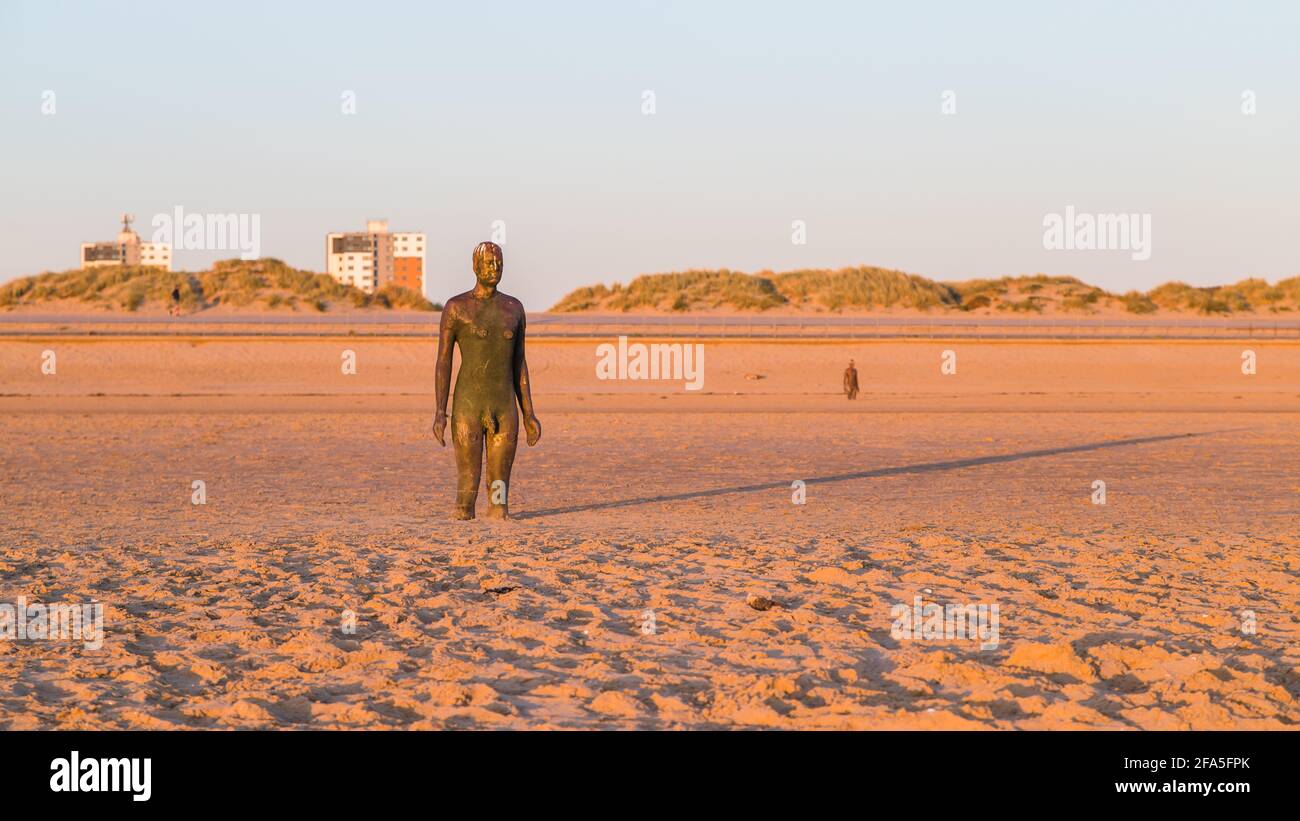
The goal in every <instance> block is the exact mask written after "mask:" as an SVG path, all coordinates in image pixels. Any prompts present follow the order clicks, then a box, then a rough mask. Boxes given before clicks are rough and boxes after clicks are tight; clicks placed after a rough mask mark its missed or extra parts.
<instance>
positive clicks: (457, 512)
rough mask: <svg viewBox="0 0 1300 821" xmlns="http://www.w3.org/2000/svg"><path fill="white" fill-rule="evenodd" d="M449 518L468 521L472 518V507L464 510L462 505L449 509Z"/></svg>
mask: <svg viewBox="0 0 1300 821" xmlns="http://www.w3.org/2000/svg"><path fill="white" fill-rule="evenodd" d="M451 518H452V519H455V520H457V521H461V522H465V521H469V520H470V519H473V518H474V509H473V508H470V509H469V510H466V509H465V508H463V507H458V508H455V509H454V510H452V511H451Z"/></svg>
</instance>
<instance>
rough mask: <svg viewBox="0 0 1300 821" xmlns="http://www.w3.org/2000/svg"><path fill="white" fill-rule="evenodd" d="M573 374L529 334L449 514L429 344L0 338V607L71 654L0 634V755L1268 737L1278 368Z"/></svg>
mask: <svg viewBox="0 0 1300 821" xmlns="http://www.w3.org/2000/svg"><path fill="white" fill-rule="evenodd" d="M595 344H596V343H595V341H583V340H574V341H563V342H560V341H546V342H533V343H530V348H529V360H530V366H531V370H532V375H533V379H534V383H535V388H534V390H535V398H536V400H537V405H538V413H539V415H540V417H541V420H542V424H543V428H544V432H543V437H542V441H541V442H540V444H539V445H538V446H537V447H535V448H531V449H529V448H527V447H525V446H523V445H522V444H521V446H520V451H519V456H518V459H517V461H516V467H515V475H514V482H513V484H514V487H513V488H512V491H511V504H512V509H513V510H514V512H515V514H516V519H515V520H514V521H511V522H506V523H489V522H484V521H477V522H468V523H467V522H453V521H450V520H449V519H448V518H447V513H448V510H449V508H450V504H451V498H452V488H453V486H454V475H455V474H454V465H453V460H452V455H451V453H450V451H449V450H444V449H441V448H439V447H438V446H437V443H436V442H435V441H434V440H433V438H432V436H431V435H430V433H429V422H430V417H431V413H432V406H433V399H432V385H433V356H434V347H435V346H434V342H433V341H432V340H418V339H400V340H395V339H355V340H352V339H346V338H321V339H288V340H257V339H215V340H214V339H205V338H200V337H195V338H179V339H174V340H171V339H168V340H159V339H130V338H114V339H95V338H76V337H63V338H40V337H32V338H13V339H5V340H3V341H0V385H2V388H0V394H3V395H0V409H3V410H4V411H5V413H4V414H3V416H0V426H2V427H3V442H4V445H3V446H2V447H0V545H3V552H2V553H0V601H4V602H13V601H15V600H16V599H17V598H18V597H20V596H22V597H25V598H26V599H27V600H29V601H39V602H86V601H91V600H95V601H98V602H101V603H103V605H104V630H105V635H104V640H103V645H102V647H100V648H99V649H89V648H87V647H84V646H81V645H80V644H78V643H76V642H55V641H0V674H2V677H3V680H4V681H5V682H7V684H6V685H5V686H4V687H3V688H0V727H3V728H8V729H53V728H64V729H72V728H170V729H181V728H195V727H213V728H290V729H292V728H298V729H306V728H313V729H315V728H321V729H325V728H443V727H451V728H517V729H523V728H599V727H611V728H613V727H620V728H685V727H690V728H732V727H782V728H805V729H838V728H853V729H868V728H872V729H884V728H944V729H947V728H960V729H1009V728H1020V729H1037V728H1071V729H1083V728H1116V729H1185V728H1197V729H1219V728H1264V729H1287V728H1291V729H1294V727H1295V726H1296V724H1297V723H1298V722H1300V706H1298V705H1297V699H1300V642H1298V640H1300V613H1298V612H1297V610H1298V608H1297V602H1298V601H1300V550H1298V548H1300V537H1298V536H1297V534H1300V345H1297V344H1295V343H1264V342H1255V341H1252V342H1249V343H1246V342H1240V343H1236V342H1232V343H1229V342H1214V343H1199V342H1179V343H1169V342H1164V343H1160V342H1151V343H1095V342H1089V343H1050V342H1005V343H998V342H974V341H971V340H960V341H944V340H919V341H910V342H863V343H857V344H851V343H848V342H835V343H816V342H808V343H783V344H765V343H744V342H725V343H724V342H717V343H709V344H707V345H706V346H705V357H706V358H705V374H706V380H705V385H704V388H703V390H701V391H698V392H688V391H685V390H683V386H682V384H681V382H680V381H678V382H673V381H661V382H617V381H600V380H597V379H596V377H595V373H594V367H593V366H594V362H595V355H594V348H595ZM1246 349H1250V350H1252V351H1253V352H1254V353H1255V357H1256V361H1257V373H1255V374H1254V375H1250V376H1247V375H1245V374H1243V373H1242V370H1241V364H1242V352H1243V350H1246ZM945 350H951V351H954V352H955V354H956V358H957V372H956V373H955V374H951V375H944V374H942V373H941V371H940V362H941V357H942V354H943V352H944V351H945ZM46 351H53V352H54V353H55V354H56V358H57V371H56V373H54V374H45V373H42V370H41V363H42V357H43V354H44V352H46ZM346 351H351V352H352V353H353V354H355V360H356V362H357V372H356V374H354V375H346V374H343V373H342V371H341V368H340V362H341V360H342V358H343V357H344V353H345V352H346ZM849 358H853V359H855V360H856V362H857V367H858V369H859V371H860V373H861V379H862V387H863V395H862V396H861V397H860V398H859V399H858V400H857V401H856V402H851V403H850V402H847V401H845V399H844V398H843V397H842V396H841V395H839V394H838V393H837V390H838V387H839V375H840V371H841V370H842V369H843V367H844V365H845V364H846V362H847V360H848V359H849ZM195 480H199V481H202V482H203V483H204V486H205V488H206V504H203V505H195V504H192V493H193V491H192V488H193V482H194V481H195ZM796 480H799V481H801V482H803V483H804V485H803V488H802V492H803V494H804V496H805V498H804V499H803V501H804V503H803V504H795V503H794V500H793V497H794V496H796V494H797V492H798V490H797V488H796V487H792V483H794V482H796ZM1098 480H1101V481H1103V482H1105V486H1106V499H1105V504H1104V505H1103V504H1095V503H1094V500H1095V494H1096V489H1095V485H1094V483H1095V482H1096V481H1098ZM484 501H485V500H484V499H483V498H480V509H481V508H482V505H483V504H484ZM918 597H919V598H920V600H921V602H922V603H923V604H924V603H934V604H938V605H940V606H943V605H948V604H954V605H959V606H963V607H964V606H985V607H986V608H988V607H991V606H994V605H996V607H997V630H996V636H995V637H993V638H994V639H995V640H994V641H991V642H990V641H984V640H982V639H983V638H989V636H983V637H971V636H959V637H950V636H946V635H939V636H926V635H920V636H900V635H899V630H898V625H897V615H896V614H897V612H898V611H897V610H896V608H897V607H898V606H900V605H902V606H904V608H905V609H906V608H911V607H912V606H913V605H915V604H916V603H917V599H918ZM345 611H351V613H352V614H354V616H355V631H354V632H353V631H345V630H344V629H343V623H344V621H345V618H346V616H345Z"/></svg>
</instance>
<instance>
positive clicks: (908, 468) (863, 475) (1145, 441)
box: [515, 431, 1229, 519]
mask: <svg viewBox="0 0 1300 821" xmlns="http://www.w3.org/2000/svg"><path fill="white" fill-rule="evenodd" d="M1228 432H1229V431H1206V432H1204V433H1170V434H1165V435H1163V436H1143V437H1140V438H1137V439H1114V440H1111V441H1108V442H1090V443H1088V444H1086V445H1070V446H1069V447H1061V448H1044V449H1042V450H1026V451H1021V452H1020V453H1003V454H999V455H996V456H974V457H971V458H969V459H953V460H950V461H947V462H923V463H921V464H918V465H902V466H900V467H892V468H878V469H876V470H861V471H856V472H854V473H838V474H835V475H833V476H818V477H816V478H813V479H805V480H804V483H805V484H809V485H815V484H825V483H827V482H847V481H849V480H851V479H873V478H875V477H878V476H899V475H903V474H908V473H937V472H939V471H944V470H958V469H960V468H969V467H978V466H980V465H997V464H1001V463H1003V462H1019V461H1021V460H1023V459H1039V458H1041V457H1044V456H1060V455H1061V454H1064V453H1082V452H1084V451H1090V450H1104V449H1105V448H1122V447H1130V446H1133V445H1149V444H1151V443H1153V442H1168V441H1171V440H1174V439H1188V438H1191V437H1195V436H1213V435H1214V434H1216V433H1228ZM789 487H790V482H789V481H787V480H781V481H778V482H764V483H762V484H757V485H739V486H737V487H720V488H714V489H713V490H693V491H690V492H687V493H666V494H663V495H661V496H643V497H641V498H640V499H619V500H616V501H612V502H593V503H591V504H587V505H571V506H569V507H552V508H547V509H545V510H535V511H532V512H530V513H517V514H515V518H517V519H539V518H541V517H543V516H559V515H560V514H562V513H579V512H581V511H586V510H608V509H610V508H616V507H631V506H632V505H649V504H654V503H656V502H677V501H681V500H684V499H704V498H707V497H709V496H724V495H726V494H728V493H754V492H757V491H761V490H775V489H776V488H789Z"/></svg>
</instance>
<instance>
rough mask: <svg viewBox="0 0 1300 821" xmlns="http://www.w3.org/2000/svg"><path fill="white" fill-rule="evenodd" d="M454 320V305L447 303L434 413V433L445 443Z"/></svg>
mask: <svg viewBox="0 0 1300 821" xmlns="http://www.w3.org/2000/svg"><path fill="white" fill-rule="evenodd" d="M454 321H455V320H454V318H453V317H452V307H451V306H450V305H447V306H446V307H444V308H443V309H442V321H441V322H440V323H439V325H438V368H437V371H436V372H435V373H434V393H435V396H436V400H435V401H436V402H437V406H436V408H435V410H434V415H433V435H434V437H436V438H437V440H438V443H439V444H443V445H445V444H447V443H446V442H445V441H444V440H443V431H444V430H445V429H446V427H447V396H448V395H449V394H450V393H451V353H452V346H453V345H454V344H455V338H454V334H453V333H452V324H453V322H454Z"/></svg>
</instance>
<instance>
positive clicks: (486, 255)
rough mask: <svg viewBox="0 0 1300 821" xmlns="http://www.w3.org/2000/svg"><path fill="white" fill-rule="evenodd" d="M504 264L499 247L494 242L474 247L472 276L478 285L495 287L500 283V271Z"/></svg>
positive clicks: (482, 243) (481, 243)
mask: <svg viewBox="0 0 1300 821" xmlns="http://www.w3.org/2000/svg"><path fill="white" fill-rule="evenodd" d="M504 267H505V263H504V262H503V261H502V259H501V246H500V245H497V244H496V243H495V242H480V243H479V244H478V245H476V246H475V247H474V276H476V277H478V281H479V283H480V284H482V285H485V286H495V285H496V284H497V283H498V282H500V281H501V270H502V269H503V268H504Z"/></svg>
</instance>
